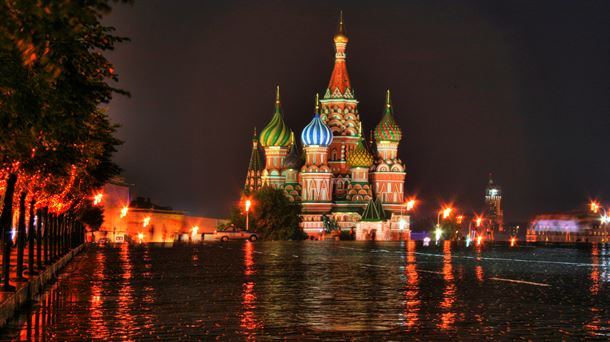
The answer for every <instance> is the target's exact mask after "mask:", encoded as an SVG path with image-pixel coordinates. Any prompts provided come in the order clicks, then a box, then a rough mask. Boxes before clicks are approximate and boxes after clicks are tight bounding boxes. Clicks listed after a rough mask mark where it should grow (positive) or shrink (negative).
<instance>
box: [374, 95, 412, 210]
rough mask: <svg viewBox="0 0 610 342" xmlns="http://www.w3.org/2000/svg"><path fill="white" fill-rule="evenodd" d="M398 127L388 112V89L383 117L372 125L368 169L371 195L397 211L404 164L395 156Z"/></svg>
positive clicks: (402, 188)
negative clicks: (370, 165)
mask: <svg viewBox="0 0 610 342" xmlns="http://www.w3.org/2000/svg"><path fill="white" fill-rule="evenodd" d="M401 139H402V131H401V130H400V127H399V126H398V124H396V120H394V115H393V113H392V102H391V100H390V91H389V90H388V91H387V93H386V103H385V108H384V113H383V117H382V118H381V121H380V122H379V124H377V127H375V147H376V154H377V155H376V160H375V165H374V166H373V168H372V172H371V183H372V184H373V189H374V191H375V196H376V197H377V198H378V199H380V200H381V202H382V203H383V206H384V208H385V209H386V210H390V211H392V212H394V213H398V212H400V209H401V206H402V205H403V201H404V183H405V175H406V173H405V167H404V165H403V163H402V161H401V160H400V159H399V158H398V143H399V142H400V140H401Z"/></svg>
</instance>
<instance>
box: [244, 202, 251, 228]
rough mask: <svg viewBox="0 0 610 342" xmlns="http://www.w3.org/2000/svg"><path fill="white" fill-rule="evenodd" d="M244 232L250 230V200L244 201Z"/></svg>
mask: <svg viewBox="0 0 610 342" xmlns="http://www.w3.org/2000/svg"><path fill="white" fill-rule="evenodd" d="M245 206H246V231H249V230H250V207H251V206H252V201H250V199H246V203H245Z"/></svg>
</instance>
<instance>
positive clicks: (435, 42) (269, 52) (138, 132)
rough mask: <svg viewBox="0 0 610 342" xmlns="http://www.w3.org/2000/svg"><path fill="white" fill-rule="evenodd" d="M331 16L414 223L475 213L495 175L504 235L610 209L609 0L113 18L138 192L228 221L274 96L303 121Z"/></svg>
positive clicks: (148, 9) (320, 73)
mask: <svg viewBox="0 0 610 342" xmlns="http://www.w3.org/2000/svg"><path fill="white" fill-rule="evenodd" d="M340 9H342V10H343V12H344V16H345V22H346V27H347V35H348V37H349V38H350V42H349V44H348V46H347V65H348V71H349V75H350V80H351V83H352V85H353V87H354V88H355V90H356V98H357V99H358V100H359V101H360V103H359V112H360V116H361V120H362V121H363V126H364V129H365V131H367V132H368V131H369V130H370V129H372V128H373V127H374V125H376V124H377V122H378V121H379V119H380V118H381V114H382V109H383V103H384V96H385V91H386V89H391V91H392V101H393V105H394V114H395V116H396V119H397V121H398V124H399V125H400V126H401V128H402V130H403V132H404V137H403V140H402V142H401V144H400V148H399V156H400V157H401V159H402V160H403V161H404V162H405V164H406V167H407V178H406V187H405V188H406V193H407V194H416V195H417V197H418V199H419V200H420V201H422V202H421V204H422V206H420V207H419V211H418V213H419V215H425V216H427V215H428V213H430V212H432V211H433V210H434V209H435V208H437V207H438V205H439V203H441V202H451V201H452V202H453V203H454V204H455V205H456V206H457V207H458V208H459V209H461V210H462V211H464V210H466V213H471V210H478V211H481V210H482V208H483V198H484V197H483V196H484V189H485V186H486V185H487V177H488V173H489V172H493V174H494V180H495V181H496V183H497V184H499V185H500V186H501V187H502V189H503V195H504V200H503V208H504V211H505V220H506V221H507V222H514V221H523V220H527V219H529V218H530V217H531V216H532V215H534V214H536V213H541V212H550V211H568V210H573V209H576V208H578V207H582V206H584V205H585V204H586V203H587V201H588V200H589V199H592V198H597V199H600V200H609V201H610V196H609V194H610V184H608V182H607V181H606V179H604V176H605V175H608V174H610V160H608V159H607V158H603V152H604V147H606V146H610V144H609V143H610V138H609V136H608V134H607V130H608V129H609V128H610V117H609V115H608V114H609V109H610V97H609V96H608V90H609V88H608V79H610V53H609V48H608V41H610V22H609V21H608V20H607V13H609V10H610V3H608V2H603V1H589V2H585V3H582V2H576V1H539V2H535V3H532V2H529V1H512V2H510V3H491V2H488V1H464V2H461V3H459V4H458V3H455V2H446V1H426V2H420V1H413V2H408V3H402V2H393V1H381V2H375V3H368V2H364V1H357V2H336V3H332V4H328V3H310V2H307V1H297V2H290V3H282V2H277V1H262V2H257V3H256V4H253V3H250V2H239V1H235V2H229V1H227V2H219V3H217V2H209V3H208V2H199V1H185V2H182V3H181V4H180V6H176V5H172V4H171V3H169V2H163V1H146V2H144V1H136V2H135V4H134V5H133V6H129V5H117V7H116V8H115V10H114V12H113V14H112V15H111V16H110V17H109V18H108V19H107V20H106V22H107V23H108V24H110V25H113V26H115V27H116V28H117V31H118V33H119V34H121V35H125V36H128V37H130V38H131V39H132V42H130V43H125V44H121V45H119V46H118V48H117V50H116V51H115V52H113V53H111V54H110V55H109V57H110V59H111V61H112V62H113V63H114V64H115V67H116V69H117V70H118V73H119V75H120V79H121V82H120V83H119V86H120V87H121V88H125V89H127V90H129V91H130V92H131V93H132V98H130V99H129V98H125V97H121V96H117V97H115V99H114V100H113V102H112V103H111V104H110V106H109V112H110V115H111V117H112V118H113V119H114V121H115V122H117V123H119V124H121V125H122V128H121V129H120V130H119V137H120V138H121V139H123V140H125V144H124V145H123V146H122V147H121V148H120V151H119V152H118V153H117V155H116V157H115V160H116V161H117V162H118V163H119V164H120V165H121V166H122V167H123V168H124V170H125V171H124V175H125V177H126V179H127V181H128V182H129V183H134V184H135V185H136V187H135V189H136V193H135V195H141V196H145V197H150V198H151V199H152V200H153V201H154V202H155V203H158V204H161V205H169V206H172V207H174V208H175V209H180V210H188V211H190V212H192V213H194V214H201V215H206V216H216V217H223V216H226V215H227V214H228V211H229V208H230V206H231V205H232V204H233V203H234V201H236V200H237V199H238V197H239V191H240V190H241V189H242V188H243V182H244V178H245V173H246V168H247V164H248V159H249V156H250V149H251V145H250V140H251V135H252V128H253V127H254V126H256V127H257V128H258V129H259V130H260V129H261V128H263V127H264V126H265V125H266V124H267V122H268V121H269V119H270V118H271V115H272V111H273V105H274V92H275V85H276V84H279V85H280V87H281V89H282V107H283V111H284V120H285V121H286V123H287V124H288V125H289V126H290V128H291V129H292V130H293V131H294V132H295V134H297V135H298V134H300V132H301V130H302V128H303V127H304V126H305V125H306V124H307V123H308V122H309V121H310V119H311V117H312V115H313V99H314V96H315V93H316V92H320V93H322V92H323V91H324V89H325V87H326V85H327V84H328V80H329V78H330V74H331V70H332V64H333V58H334V50H333V46H332V40H331V38H332V35H333V34H334V32H335V29H336V25H337V17H338V13H339V10H340ZM134 197H135V196H134Z"/></svg>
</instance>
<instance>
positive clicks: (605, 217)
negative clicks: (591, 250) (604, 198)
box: [589, 201, 610, 242]
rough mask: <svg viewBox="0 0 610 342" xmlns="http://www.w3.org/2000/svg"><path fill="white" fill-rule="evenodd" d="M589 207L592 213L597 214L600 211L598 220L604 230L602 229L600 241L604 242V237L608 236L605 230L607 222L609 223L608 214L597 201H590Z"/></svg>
mask: <svg viewBox="0 0 610 342" xmlns="http://www.w3.org/2000/svg"><path fill="white" fill-rule="evenodd" d="M589 208H590V209H591V211H592V212H593V213H594V214H597V213H599V212H600V211H601V213H600V218H599V219H600V221H601V224H602V226H603V227H604V231H603V234H604V235H603V238H602V242H606V239H607V238H608V234H607V232H606V229H607V224H608V223H610V217H609V216H608V211H607V210H606V208H604V207H602V206H601V205H600V204H599V202H597V201H591V202H590V203H589Z"/></svg>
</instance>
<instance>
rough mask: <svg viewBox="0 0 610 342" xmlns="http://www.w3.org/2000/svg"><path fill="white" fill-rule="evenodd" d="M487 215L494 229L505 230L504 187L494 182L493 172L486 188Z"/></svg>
mask: <svg viewBox="0 0 610 342" xmlns="http://www.w3.org/2000/svg"><path fill="white" fill-rule="evenodd" d="M485 217H486V218H488V219H489V223H490V228H491V229H492V231H495V232H497V231H500V232H501V231H503V230H504V211H503V210H502V189H501V188H500V187H499V186H498V185H496V184H495V183H494V180H493V178H492V174H491V173H490V174H489V182H488V183H487V188H486V189H485Z"/></svg>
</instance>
